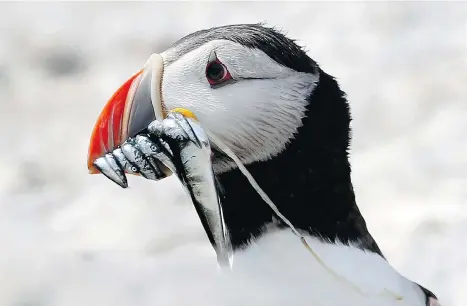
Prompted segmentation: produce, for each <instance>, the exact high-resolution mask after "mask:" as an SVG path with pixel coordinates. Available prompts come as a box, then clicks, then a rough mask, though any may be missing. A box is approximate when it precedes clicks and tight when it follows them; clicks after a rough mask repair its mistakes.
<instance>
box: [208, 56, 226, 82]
mask: <svg viewBox="0 0 467 306" xmlns="http://www.w3.org/2000/svg"><path fill="white" fill-rule="evenodd" d="M206 79H207V80H208V82H209V84H210V85H211V86H215V85H219V84H221V83H223V82H225V81H228V80H231V79H232V76H231V75H230V72H229V70H228V69H227V67H225V65H224V64H222V62H221V61H220V60H218V59H217V58H215V59H214V60H213V61H210V62H209V63H208V64H207V66H206Z"/></svg>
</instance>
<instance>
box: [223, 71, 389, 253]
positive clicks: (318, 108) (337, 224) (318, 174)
mask: <svg viewBox="0 0 467 306" xmlns="http://www.w3.org/2000/svg"><path fill="white" fill-rule="evenodd" d="M319 72H320V80H319V82H318V84H317V86H316V88H315V89H314V90H313V92H312V93H311V95H310V97H309V98H308V101H309V103H308V105H307V110H306V112H305V117H304V119H303V120H302V126H301V127H300V128H299V129H298V132H297V134H296V136H295V138H294V139H293V140H292V141H291V142H290V144H289V145H288V146H287V147H286V149H285V150H284V151H282V152H281V153H280V154H279V155H277V156H275V157H274V158H272V159H270V160H268V161H263V162H255V163H252V164H249V165H247V166H246V167H247V169H248V171H250V173H251V174H252V176H253V177H254V178H255V180H256V181H257V182H258V184H259V185H260V186H261V188H262V189H263V190H264V191H265V192H266V194H267V195H268V196H269V197H270V198H271V200H272V201H273V202H274V203H275V204H276V206H277V207H278V208H279V210H280V211H281V213H282V214H283V215H284V216H285V217H286V218H287V219H288V220H289V221H290V222H291V223H292V224H293V225H294V227H295V228H297V229H298V230H301V231H304V232H307V233H309V234H310V235H313V236H316V237H319V238H322V239H324V240H327V241H330V242H335V241H336V239H339V240H340V241H341V242H343V243H350V242H358V245H359V246H361V248H362V249H365V250H369V251H372V252H375V253H378V254H380V255H381V251H380V250H379V248H378V246H377V245H376V243H375V241H374V240H373V238H372V237H371V235H370V234H369V232H368V230H367V228H366V224H365V220H364V219H363V217H362V215H361V214H360V212H359V210H358V207H357V205H356V202H355V195H354V191H353V187H352V182H351V176H350V172H351V170H350V164H349V161H348V147H349V143H350V126H349V125H350V121H351V117H350V110H349V105H348V103H347V100H346V98H345V93H344V92H342V91H341V90H340V89H339V86H338V84H337V82H336V81H335V80H334V78H333V77H331V76H329V75H327V74H326V73H324V72H323V71H321V70H320V71H319ZM218 178H219V181H220V184H221V185H222V189H223V194H222V196H221V201H222V207H223V213H224V217H225V223H226V225H227V227H228V229H229V233H230V235H231V241H232V244H233V247H234V249H238V248H243V247H245V246H247V244H248V242H249V241H250V239H252V238H255V237H256V238H258V237H260V236H261V235H263V234H264V232H263V230H264V227H265V226H266V225H269V224H270V223H271V222H275V224H277V226H278V227H279V228H283V227H286V225H285V224H284V223H283V222H282V221H280V220H279V218H277V217H276V216H275V215H274V213H273V211H272V210H271V209H270V207H269V206H268V205H267V204H266V203H265V202H264V201H263V200H262V199H261V197H260V196H259V195H258V194H257V193H256V191H255V190H254V189H253V188H252V187H251V185H250V184H249V182H248V181H247V179H246V178H245V177H244V176H243V174H242V173H241V172H240V170H238V169H233V170H230V171H227V172H224V173H220V174H218Z"/></svg>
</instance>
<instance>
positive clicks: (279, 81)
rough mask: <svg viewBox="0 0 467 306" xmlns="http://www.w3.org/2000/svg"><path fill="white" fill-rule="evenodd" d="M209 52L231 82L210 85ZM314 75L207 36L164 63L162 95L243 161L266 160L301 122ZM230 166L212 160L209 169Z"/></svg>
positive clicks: (167, 56) (166, 54)
mask: <svg viewBox="0 0 467 306" xmlns="http://www.w3.org/2000/svg"><path fill="white" fill-rule="evenodd" d="M171 51H172V52H171ZM212 51H215V52H216V55H217V58H218V59H219V60H220V61H221V62H222V63H223V64H224V65H225V66H226V67H227V69H228V71H229V72H230V74H231V75H232V78H233V79H238V81H237V82H235V83H232V84H226V85H225V86H222V87H219V88H215V89H213V88H211V86H210V85H209V83H208V81H207V79H206V75H205V71H206V65H207V64H208V60H209V57H210V55H211V54H212ZM161 55H162V57H163V59H164V62H168V61H172V57H174V56H175V55H174V53H173V50H171V49H169V50H167V51H166V52H164V53H162V54H161ZM318 77H319V76H318V75H315V74H310V73H303V72H297V71H295V70H292V69H289V68H287V67H285V66H282V65H279V64H278V63H276V62H275V61H274V60H272V59H271V58H270V57H269V56H267V55H266V54H265V53H264V52H262V51H260V50H257V49H249V48H247V47H244V46H242V45H241V44H237V43H235V42H232V41H229V40H213V41H210V42H208V43H206V44H204V45H202V46H200V47H199V48H197V49H194V50H192V51H190V52H188V53H186V54H184V55H183V56H181V57H180V58H178V59H177V60H175V61H173V62H172V63H170V65H166V67H165V70H164V75H163V80H162V98H163V101H164V104H165V107H166V108H167V109H169V110H170V109H173V108H176V107H182V108H186V109H188V110H191V111H192V112H193V113H194V114H195V115H196V116H197V117H198V119H199V121H200V122H201V124H202V125H203V126H204V127H206V128H207V129H209V130H210V131H212V132H213V133H215V134H216V135H217V136H218V137H219V138H221V140H222V141H223V142H224V143H225V144H227V146H229V147H230V149H231V150H233V151H234V152H235V154H237V156H238V157H239V158H240V159H241V160H242V162H243V163H245V164H248V163H251V162H254V161H263V160H267V159H269V158H271V157H273V156H275V155H277V154H278V153H279V152H281V151H282V150H283V149H284V148H285V146H286V144H287V143H288V141H290V140H291V139H292V138H293V136H294V133H295V132H296V131H297V128H298V127H300V126H301V122H302V118H303V117H304V112H305V107H306V105H307V103H308V102H307V101H306V98H307V97H308V96H309V95H310V94H311V92H312V90H313V89H314V88H315V86H316V83H317V81H318ZM243 78H252V79H246V80H244V79H243ZM234 166H235V164H234V163H232V162H230V161H227V160H225V161H218V162H217V163H216V164H215V165H214V170H215V171H216V172H222V171H226V170H228V169H230V168H231V167H234Z"/></svg>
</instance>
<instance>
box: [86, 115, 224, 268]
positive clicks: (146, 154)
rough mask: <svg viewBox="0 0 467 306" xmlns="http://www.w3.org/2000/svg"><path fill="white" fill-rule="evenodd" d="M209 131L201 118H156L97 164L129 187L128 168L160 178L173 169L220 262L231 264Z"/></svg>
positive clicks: (133, 172) (131, 170)
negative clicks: (200, 122) (126, 174)
mask: <svg viewBox="0 0 467 306" xmlns="http://www.w3.org/2000/svg"><path fill="white" fill-rule="evenodd" d="M211 154H212V153H211V147H210V142H209V139H208V136H207V135H206V133H205V132H204V130H203V129H202V128H201V125H200V124H199V122H198V121H197V120H195V119H193V118H185V117H184V116H183V115H181V114H179V113H169V114H168V116H167V118H166V119H164V120H163V121H162V122H161V121H157V120H156V121H153V122H152V123H151V124H149V126H148V128H147V129H146V130H145V132H144V133H141V134H139V135H136V136H135V137H130V138H129V139H128V140H126V141H125V142H123V144H122V145H121V147H120V148H117V149H115V150H114V151H112V152H110V153H107V154H105V156H104V157H99V158H98V159H96V161H95V162H94V165H95V167H96V168H97V169H99V171H100V172H101V173H103V174H104V175H105V176H106V177H107V178H109V179H110V180H112V181H113V182H115V183H117V184H118V185H119V186H122V187H123V188H126V187H127V186H128V183H127V180H126V177H125V173H131V174H141V176H143V177H144V178H146V179H150V180H160V179H163V178H165V177H167V176H168V175H170V174H171V173H175V174H176V175H177V176H178V178H179V179H180V181H181V183H182V185H183V186H184V189H185V191H186V193H187V194H188V195H189V196H190V198H191V200H192V202H193V205H194V206H195V209H196V211H197V213H198V216H199V218H200V220H201V223H202V224H203V227H204V229H205V231H206V234H207V235H208V238H209V240H210V242H211V244H212V245H213V247H214V249H215V250H216V253H217V259H218V262H219V264H220V265H222V266H230V265H231V260H232V254H233V250H232V245H231V243H230V236H229V235H228V233H227V229H226V226H225V222H224V217H223V214H222V206H221V203H220V199H219V188H220V187H219V186H218V183H217V182H216V180H215V177H214V173H213V170H212V162H211Z"/></svg>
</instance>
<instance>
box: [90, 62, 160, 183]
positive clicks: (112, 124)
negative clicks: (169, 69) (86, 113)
mask: <svg viewBox="0 0 467 306" xmlns="http://www.w3.org/2000/svg"><path fill="white" fill-rule="evenodd" d="M162 72H163V62H162V58H161V57H160V55H158V54H153V55H151V57H150V59H149V60H148V62H147V63H146V65H145V67H144V68H143V69H142V70H140V71H139V72H138V73H136V74H135V75H133V76H132V77H131V78H130V79H128V80H127V81H126V82H125V83H124V84H123V85H122V86H120V88H119V89H118V90H117V91H116V92H115V93H114V94H113V95H112V97H111V98H110V100H109V101H108V102H107V104H106V105H105V106H104V109H103V110H102V112H101V113H100V115H99V117H98V119H97V121H96V123H95V125H94V129H93V131H92V134H91V140H90V143H89V150H88V160H87V164H88V169H89V172H90V173H91V174H98V173H100V171H99V170H98V169H97V168H96V167H95V166H94V161H95V160H96V159H97V158H99V157H101V156H103V155H104V154H106V153H108V152H111V151H113V150H114V149H116V148H117V147H118V146H119V145H121V144H122V143H123V142H124V141H125V140H127V139H128V137H132V136H135V135H136V134H138V133H139V132H141V131H142V130H144V129H145V128H146V127H147V126H148V125H149V123H151V122H152V121H153V120H155V119H156V118H158V119H161V118H162V117H163V111H162V98H161V93H160V86H161V80H162Z"/></svg>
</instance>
